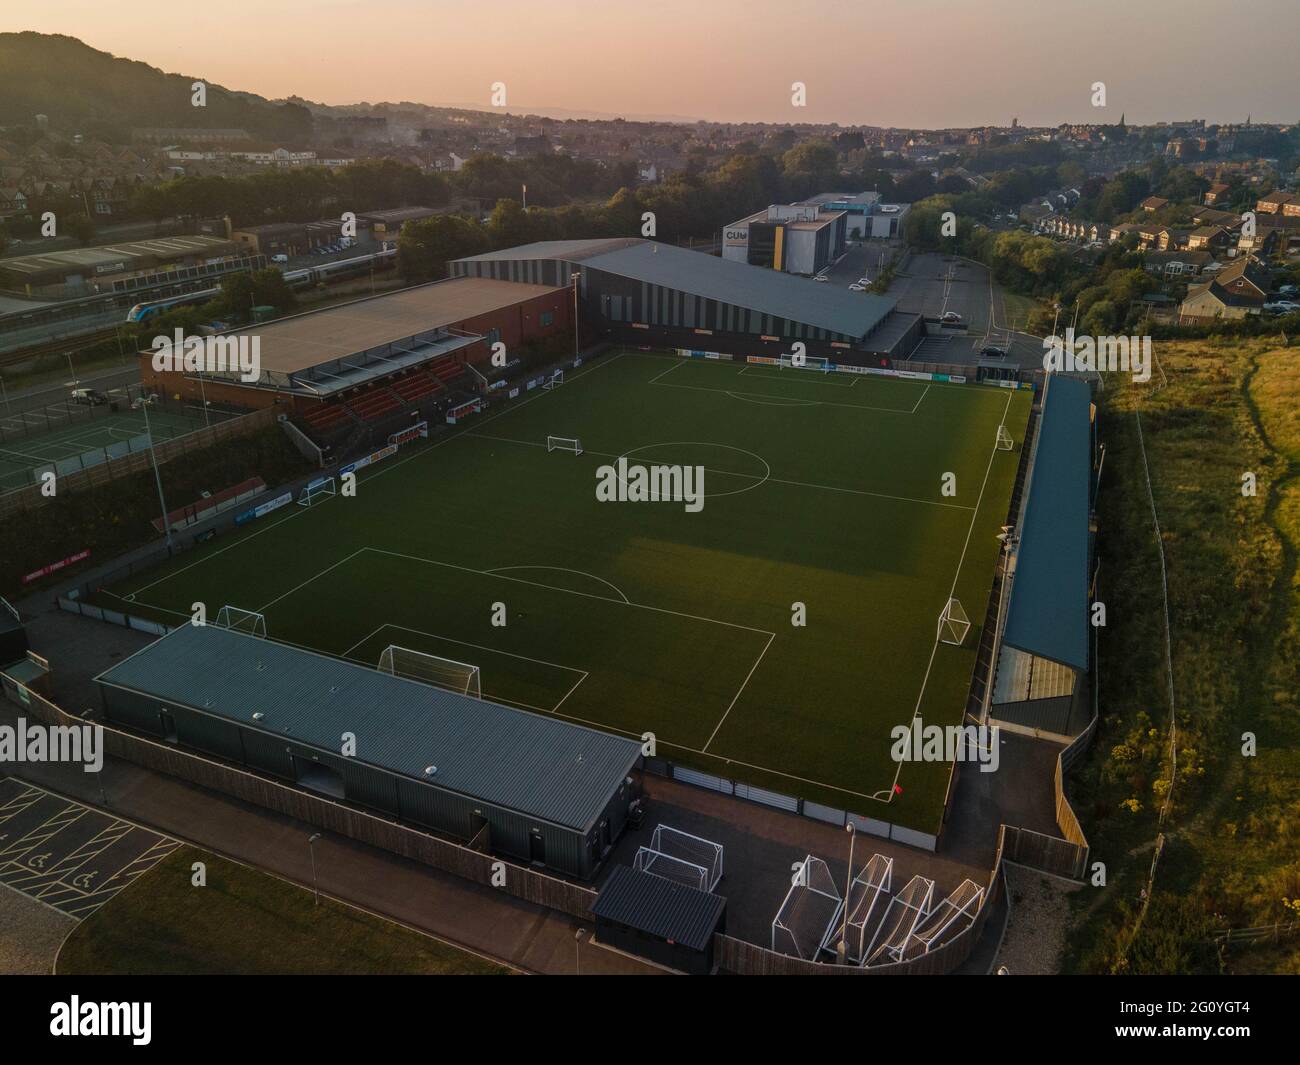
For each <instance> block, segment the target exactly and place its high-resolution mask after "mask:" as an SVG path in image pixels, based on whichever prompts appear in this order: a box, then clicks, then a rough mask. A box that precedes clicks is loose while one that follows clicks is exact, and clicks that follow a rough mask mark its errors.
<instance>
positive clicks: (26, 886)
mask: <svg viewBox="0 0 1300 1065" xmlns="http://www.w3.org/2000/svg"><path fill="white" fill-rule="evenodd" d="M179 846H180V844H179V843H178V842H177V841H176V840H174V839H169V838H168V837H166V836H162V835H159V834H158V833H156V832H151V831H149V830H147V829H143V828H140V827H139V826H137V825H133V824H131V823H130V822H129V821H123V820H121V819H119V818H116V817H114V816H112V815H111V814H107V813H104V812H102V811H100V810H94V809H91V808H90V807H88V806H83V805H81V804H80V803H77V802H73V801H72V800H71V799H65V798H63V797H62V796H61V795H56V794H54V793H53V792H49V791H46V790H44V789H43V788H38V787H36V786H35V785H32V784H28V783H26V782H24V781H21V780H17V779H15V778H13V777H8V778H5V779H0V884H5V885H7V886H8V887H10V888H13V889H14V890H16V891H19V892H22V893H23V894H24V895H27V896H28V897H29V898H33V899H37V900H39V901H41V902H43V903H45V904H46V905H48V906H52V907H54V908H55V909H57V910H60V911H62V912H63V913H66V914H69V915H70V916H72V917H76V918H78V919H80V918H84V917H87V916H89V915H90V914H92V913H94V912H95V911H96V910H97V909H99V907H100V906H102V905H104V903H106V902H107V901H108V900H109V899H111V898H112V897H113V896H114V895H116V894H117V893H118V892H119V891H121V890H122V889H123V888H125V887H129V886H130V885H131V884H132V883H133V882H134V881H135V880H136V879H137V878H138V877H139V876H140V875H141V874H142V873H145V872H147V871H148V870H149V869H152V868H153V867H154V866H155V865H156V864H157V863H158V862H159V861H161V860H162V859H163V858H165V857H166V856H167V855H168V854H170V853H171V852H172V851H173V850H175V849H176V848H177V847H179Z"/></svg>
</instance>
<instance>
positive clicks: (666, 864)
mask: <svg viewBox="0 0 1300 1065" xmlns="http://www.w3.org/2000/svg"><path fill="white" fill-rule="evenodd" d="M632 865H633V868H635V869H638V870H641V871H643V872H647V873H657V874H658V875H659V876H664V877H667V878H668V879H669V880H678V881H680V882H681V883H684V884H689V885H690V886H691V887H694V888H699V890H701V891H712V890H713V889H714V888H715V887H717V886H718V881H719V880H721V879H722V845H721V844H720V843H714V842H713V841H712V840H710V839H704V838H703V837H701V836H693V835H691V833H689V832H683V831H682V830H681V829H680V828H673V827H672V826H671V825H655V830H654V832H652V833H651V835H650V846H648V847H641V848H640V849H639V850H638V851H637V852H636V857H635V858H634V859H633V862H632Z"/></svg>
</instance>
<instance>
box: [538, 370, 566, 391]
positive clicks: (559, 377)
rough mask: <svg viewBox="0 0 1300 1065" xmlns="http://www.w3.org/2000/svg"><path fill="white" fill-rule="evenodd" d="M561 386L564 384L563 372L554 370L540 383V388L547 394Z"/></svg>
mask: <svg viewBox="0 0 1300 1065" xmlns="http://www.w3.org/2000/svg"><path fill="white" fill-rule="evenodd" d="M562 384H564V371H563V370H556V371H555V372H554V373H552V374H551V376H550V377H548V378H547V379H546V380H545V381H543V382H542V388H544V389H545V390H546V391H548V392H549V391H550V390H551V389H552V388H558V387H559V386H560V385H562Z"/></svg>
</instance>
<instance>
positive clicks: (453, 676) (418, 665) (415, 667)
mask: <svg viewBox="0 0 1300 1065" xmlns="http://www.w3.org/2000/svg"><path fill="white" fill-rule="evenodd" d="M378 668H379V672H381V673H387V674H389V676H393V677H405V678H406V679H407V680H418V681H419V682H420V683H421V684H428V685H430V686H432V687H434V688H442V689H444V690H445V691H450V692H456V693H457V694H458V695H472V696H473V697H474V698H475V699H481V698H483V683H482V679H481V676H480V673H479V668H478V666H476V665H473V664H471V663H469V662H457V661H456V660H455V659H454V658H443V657H441V656H440V655H431V654H425V653H424V652H423V651H413V650H411V649H410V648H409V647H398V646H397V645H396V644H391V643H390V644H389V645H388V646H387V647H385V648H384V649H383V651H382V652H381V653H380V655H379V666H378Z"/></svg>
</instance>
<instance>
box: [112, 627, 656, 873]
mask: <svg viewBox="0 0 1300 1065" xmlns="http://www.w3.org/2000/svg"><path fill="white" fill-rule="evenodd" d="M95 679H96V681H97V683H98V684H99V687H100V692H101V694H102V697H103V705H104V714H105V717H106V718H107V719H108V720H109V721H111V722H113V723H114V724H116V725H121V726H124V727H127V728H131V729H134V730H137V731H140V732H144V733H148V734H149V735H152V736H156V737H159V738H160V739H163V740H166V741H168V742H172V743H176V744H179V745H181V746H184V747H189V748H193V749H194V750H196V751H201V752H204V753H205V754H209V755H214V756H216V757H218V758H221V759H224V760H226V761H228V762H233V763H235V764H237V765H240V766H243V767H246V768H247V769H250V770H253V771H254V772H257V773H263V774H266V775H268V776H271V777H275V778H277V779H279V780H282V781H285V782H287V783H290V784H296V785H297V786H299V787H302V788H305V789H307V790H310V791H313V792H315V793H317V794H321V795H325V796H328V797H331V798H334V799H340V800H343V801H345V802H350V803H355V804H357V805H358V806H363V807H367V808H369V809H372V810H376V811H378V812H380V813H382V814H384V815H385V816H388V817H392V818H396V819H398V820H400V821H402V822H404V823H406V824H410V825H414V826H417V827H421V828H425V829H428V830H431V831H433V832H435V833H438V834H441V835H444V836H450V837H452V838H454V839H456V840H458V841H461V842H467V841H469V840H473V839H475V838H476V837H478V838H479V839H481V838H482V832H483V829H484V827H485V826H486V827H487V829H488V832H489V843H490V847H491V850H492V851H493V852H495V853H498V854H502V855H506V856H509V857H512V858H516V859H519V860H521V861H527V862H530V863H536V864H538V865H542V866H545V867H548V868H550V869H553V870H556V871H558V872H560V873H564V874H567V875H570V876H576V877H581V878H584V879H588V878H590V877H592V876H593V875H594V874H595V872H596V870H597V868H598V867H599V865H600V863H601V861H602V860H603V859H604V857H605V855H606V854H607V853H608V852H609V850H610V848H611V847H612V845H613V843H614V841H615V840H617V838H618V837H619V835H620V833H621V832H622V831H623V828H624V825H625V823H626V820H627V811H628V806H629V804H630V802H631V799H632V795H631V791H632V780H631V776H630V774H631V772H632V770H633V768H634V767H635V766H636V763H637V760H638V758H639V757H640V755H641V747H640V744H639V743H637V742H636V741H634V740H630V739H626V738H624V737H621V736H614V735H612V734H610V733H605V732H599V731H597V730H595V729H590V728H584V727H583V726H580V725H573V724H570V723H568V722H566V721H561V720H559V719H557V718H553V717H543V716H541V715H539V714H530V713H525V712H524V711H522V710H514V709H511V708H509V707H505V706H500V705H498V704H496V703H492V702H488V701H486V700H482V699H475V698H472V697H470V696H466V695H460V694H457V693H454V692H449V691H445V690H443V689H441V688H434V687H431V686H429V685H427V684H421V683H418V682H416V681H412V680H406V679H404V678H402V677H395V676H391V675H389V674H387V673H380V672H379V671H377V670H374V669H370V668H368V667H366V666H362V665H357V664H355V663H352V662H345V661H343V660H341V659H337V658H330V657H328V656H326V655H320V654H316V653H314V652H311V651H305V650H302V649H300V648H296V647H290V646H288V645H286V644H281V643H276V642H274V641H272V640H267V639H264V638H258V637H255V636H250V635H247V634H244V633H239V632H233V631H231V630H229V629H224V628H218V627H216V626H213V625H197V626H196V625H181V626H180V627H179V628H176V629H174V630H173V631H172V632H171V633H169V634H168V635H166V636H164V637H162V638H161V639H159V640H156V641H155V642H154V643H152V644H150V645H149V646H148V647H145V648H144V649H143V650H141V651H137V652H136V653H135V654H134V655H132V656H131V657H130V658H127V659H125V660H123V661H122V662H119V663H117V664H116V665H114V666H113V667H112V668H110V669H108V670H107V671H105V672H104V673H102V674H100V675H99V676H98V677H96V678H95ZM349 735H351V736H353V737H355V751H356V753H355V755H353V756H350V757H349V756H344V755H342V754H340V753H339V752H340V750H341V747H342V745H343V744H344V743H346V737H347V736H349Z"/></svg>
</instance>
